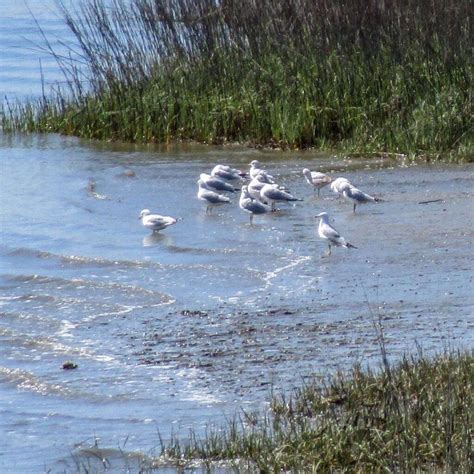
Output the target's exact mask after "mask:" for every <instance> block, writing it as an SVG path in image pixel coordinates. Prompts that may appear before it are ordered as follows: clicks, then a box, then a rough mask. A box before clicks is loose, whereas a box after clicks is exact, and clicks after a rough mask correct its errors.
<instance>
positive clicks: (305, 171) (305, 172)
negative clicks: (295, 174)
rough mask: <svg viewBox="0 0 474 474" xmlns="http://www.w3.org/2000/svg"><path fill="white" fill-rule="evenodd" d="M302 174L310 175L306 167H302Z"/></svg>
mask: <svg viewBox="0 0 474 474" xmlns="http://www.w3.org/2000/svg"><path fill="white" fill-rule="evenodd" d="M303 174H304V175H305V176H308V175H309V176H311V171H310V170H309V169H308V168H303Z"/></svg>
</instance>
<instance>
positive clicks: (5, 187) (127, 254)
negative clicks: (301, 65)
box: [0, 136, 474, 472]
mask: <svg viewBox="0 0 474 474" xmlns="http://www.w3.org/2000/svg"><path fill="white" fill-rule="evenodd" d="M254 158H258V159H260V160H262V161H263V162H264V163H265V166H266V167H267V169H268V170H269V171H271V173H272V174H274V175H275V176H276V177H277V179H278V181H279V182H281V183H284V184H286V185H287V186H288V187H289V188H290V189H291V190H292V192H293V193H294V194H295V195H297V196H300V197H302V198H303V199H304V201H303V202H298V203H296V204H295V205H281V206H280V211H279V212H276V213H275V214H272V215H265V216H257V217H256V218H255V225H254V226H253V227H251V226H250V225H249V219H248V216H247V215H246V214H244V213H243V212H242V211H241V210H240V209H239V208H238V205H237V202H238V196H233V199H232V201H233V202H232V204H230V205H228V206H225V207H220V208H217V209H215V210H214V211H213V213H212V214H206V213H205V205H204V203H202V202H201V201H199V200H198V199H197V197H196V191H197V185H196V179H197V177H198V176H199V174H200V173H201V172H208V171H209V170H210V168H211V167H212V166H213V164H214V163H217V162H225V163H229V164H232V165H234V166H237V167H240V168H246V166H247V163H249V162H250V161H251V160H252V159H254ZM0 159H1V166H2V178H1V196H0V202H1V203H2V221H1V244H0V264H1V276H0V288H1V292H0V294H1V297H0V337H1V340H2V344H1V346H0V398H1V399H2V400H3V403H2V406H1V408H0V410H1V413H0V424H1V430H2V432H3V433H5V436H4V437H3V438H2V441H1V444H3V446H2V448H1V450H0V452H1V456H0V467H1V469H2V472H5V471H7V472H8V469H9V468H11V466H12V465H15V469H16V470H17V472H20V471H21V472H38V471H39V470H41V469H42V468H43V467H48V468H53V470H54V469H56V470H61V469H72V470H73V469H74V466H75V464H74V462H75V461H74V459H72V458H71V454H72V455H81V454H84V451H83V450H84V449H86V448H88V447H90V446H94V445H95V444H96V443H98V444H99V446H100V447H102V448H111V449H117V448H119V447H120V448H122V447H123V449H124V451H126V452H128V451H134V450H142V451H144V452H148V451H149V450H153V448H156V447H157V446H158V445H159V438H158V435H157V432H158V430H159V431H160V433H161V434H162V436H163V437H164V438H165V439H167V438H168V437H169V435H170V433H171V431H175V432H178V433H184V434H186V432H187V429H188V428H190V427H192V428H194V429H196V430H197V431H202V430H203V429H204V427H205V424H206V423H207V422H209V421H212V422H216V423H220V422H222V420H223V419H224V416H225V415H226V414H227V415H228V414H231V413H233V412H234V410H236V409H238V408H240V407H244V408H258V407H262V406H263V405H264V403H265V400H267V399H268V394H269V392H270V389H271V388H273V389H276V390H285V389H288V388H291V387H293V386H295V385H298V384H300V383H302V381H303V380H304V379H305V378H306V377H308V376H309V375H310V374H311V373H313V372H316V373H328V372H331V371H333V370H335V369H336V368H344V367H348V366H349V365H351V364H352V363H353V362H355V361H356V360H360V361H362V363H364V364H365V363H371V364H378V361H379V359H380V357H379V350H378V345H377V340H376V335H375V331H374V329H373V322H374V318H376V319H378V318H379V317H380V318H381V320H382V323H383V327H384V331H385V337H386V342H387V347H388V350H389V353H390V354H391V356H392V357H394V358H396V357H398V356H400V354H401V353H402V352H404V351H409V352H413V351H415V350H416V345H417V344H420V345H421V347H422V348H423V350H424V351H425V352H428V353H436V352H439V351H442V350H443V348H445V347H449V348H456V347H472V343H473V339H474V338H473V334H474V331H473V320H472V308H473V297H472V280H473V271H472V247H473V225H472V224H473V207H472V204H473V191H472V189H473V181H474V179H473V170H474V168H473V166H472V165H456V166H443V165H433V166H428V165H417V166H403V165H401V166H400V165H397V164H396V163H395V162H390V161H385V162H384V161H380V160H379V161H377V160H375V161H367V162H366V161H362V160H358V161H354V162H350V161H343V160H342V161H338V160H336V159H331V158H328V157H323V156H321V155H314V154H309V153H300V154H285V153H271V152H258V151H255V150H248V149H244V148H231V149H230V148H229V149H219V148H206V147H191V146H188V147H186V146H184V147H181V148H174V149H169V150H168V151H161V152H160V151H158V150H155V149H153V148H139V147H126V146H120V145H105V144H97V143H93V142H81V141H80V140H77V139H71V138H63V137H58V136H42V137H38V136H30V137H24V136H20V137H17V138H12V137H9V136H1V138H0ZM319 165H324V166H325V169H328V170H330V169H332V170H333V172H334V173H333V174H335V175H338V174H341V175H344V176H347V177H348V178H349V179H351V181H353V182H354V183H356V184H358V185H359V186H360V187H361V188H363V189H365V190H367V191H368V192H370V193H373V194H376V195H379V196H380V197H382V198H384V199H385V200H386V201H385V202H382V203H378V204H370V205H366V206H363V207H361V208H360V210H359V209H358V210H357V213H356V214H355V215H354V214H353V213H352V209H351V205H350V204H348V203H346V202H342V201H341V202H339V201H338V200H337V199H336V198H335V197H334V196H332V195H331V194H330V192H329V190H326V189H324V190H323V191H322V196H321V198H317V196H315V195H314V193H313V191H312V190H311V189H310V187H309V186H308V185H307V184H306V182H305V181H304V179H303V177H302V175H301V169H302V168H303V167H306V166H307V167H311V168H316V167H318V166H319ZM92 183H93V184H92ZM438 199H441V201H438V202H432V203H428V204H419V203H420V202H422V201H428V200H438ZM145 207H148V208H150V209H152V210H153V211H157V212H162V213H165V214H171V215H174V216H179V217H182V218H183V220H182V221H181V222H179V223H178V224H176V225H175V226H173V227H170V228H168V229H166V230H165V231H163V232H162V233H160V234H159V235H157V236H153V235H150V234H149V232H148V231H147V230H146V229H145V228H143V227H142V226H141V225H140V222H139V221H138V214H139V212H140V210H141V209H142V208H145ZM322 210H325V211H327V212H328V213H330V215H331V216H332V219H333V221H334V225H335V226H336V228H338V230H340V231H341V233H342V234H343V235H345V236H346V237H347V238H348V240H350V241H351V242H352V243H353V244H354V245H356V246H357V247H358V249H357V250H351V251H349V250H346V249H335V250H334V251H333V254H332V256H331V257H329V258H326V257H324V256H323V255H324V252H325V251H326V247H325V245H324V243H323V242H322V241H320V240H319V239H318V238H317V236H316V223H315V219H314V215H315V214H316V213H318V212H321V211H322ZM66 360H72V361H74V362H75V363H76V364H78V366H79V367H78V369H76V370H71V371H65V370H62V369H61V366H62V364H63V362H64V361H66ZM95 437H97V438H98V441H96V439H95Z"/></svg>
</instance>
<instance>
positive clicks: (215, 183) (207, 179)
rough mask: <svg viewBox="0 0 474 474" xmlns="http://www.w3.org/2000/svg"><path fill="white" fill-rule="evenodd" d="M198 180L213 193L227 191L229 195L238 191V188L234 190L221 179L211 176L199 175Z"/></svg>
mask: <svg viewBox="0 0 474 474" xmlns="http://www.w3.org/2000/svg"><path fill="white" fill-rule="evenodd" d="M199 179H200V180H201V181H202V182H203V183H204V184H205V185H206V186H207V187H208V188H211V190H213V191H227V192H229V193H234V192H235V191H239V189H238V188H234V186H232V184H230V183H228V182H226V181H224V180H223V179H222V178H218V177H217V176H211V175H208V174H206V173H201V174H200V175H199Z"/></svg>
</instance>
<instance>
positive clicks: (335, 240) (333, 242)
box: [315, 212, 357, 255]
mask: <svg viewBox="0 0 474 474" xmlns="http://www.w3.org/2000/svg"><path fill="white" fill-rule="evenodd" d="M315 217H316V218H319V219H321V220H320V221H319V226H318V235H319V237H321V239H323V240H327V242H328V255H331V246H334V247H344V248H346V249H348V248H352V249H356V248H357V247H356V246H355V245H352V244H350V243H349V242H346V239H345V238H344V237H342V235H340V234H339V232H338V231H337V230H336V229H335V228H334V227H332V226H331V225H330V224H329V216H328V214H327V212H321V213H320V214H318V215H317V216H315Z"/></svg>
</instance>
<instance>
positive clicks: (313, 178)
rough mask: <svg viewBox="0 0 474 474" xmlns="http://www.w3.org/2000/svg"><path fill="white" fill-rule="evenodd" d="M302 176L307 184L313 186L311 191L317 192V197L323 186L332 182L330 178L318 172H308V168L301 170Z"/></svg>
mask: <svg viewBox="0 0 474 474" xmlns="http://www.w3.org/2000/svg"><path fill="white" fill-rule="evenodd" d="M303 175H304V177H305V178H306V181H307V182H308V184H310V185H311V186H313V189H315V190H316V189H317V190H318V196H319V191H321V188H324V186H327V185H328V184H329V183H330V182H331V181H332V178H331V176H328V175H327V174H324V173H320V172H319V171H310V170H309V169H308V168H304V169H303Z"/></svg>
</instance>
